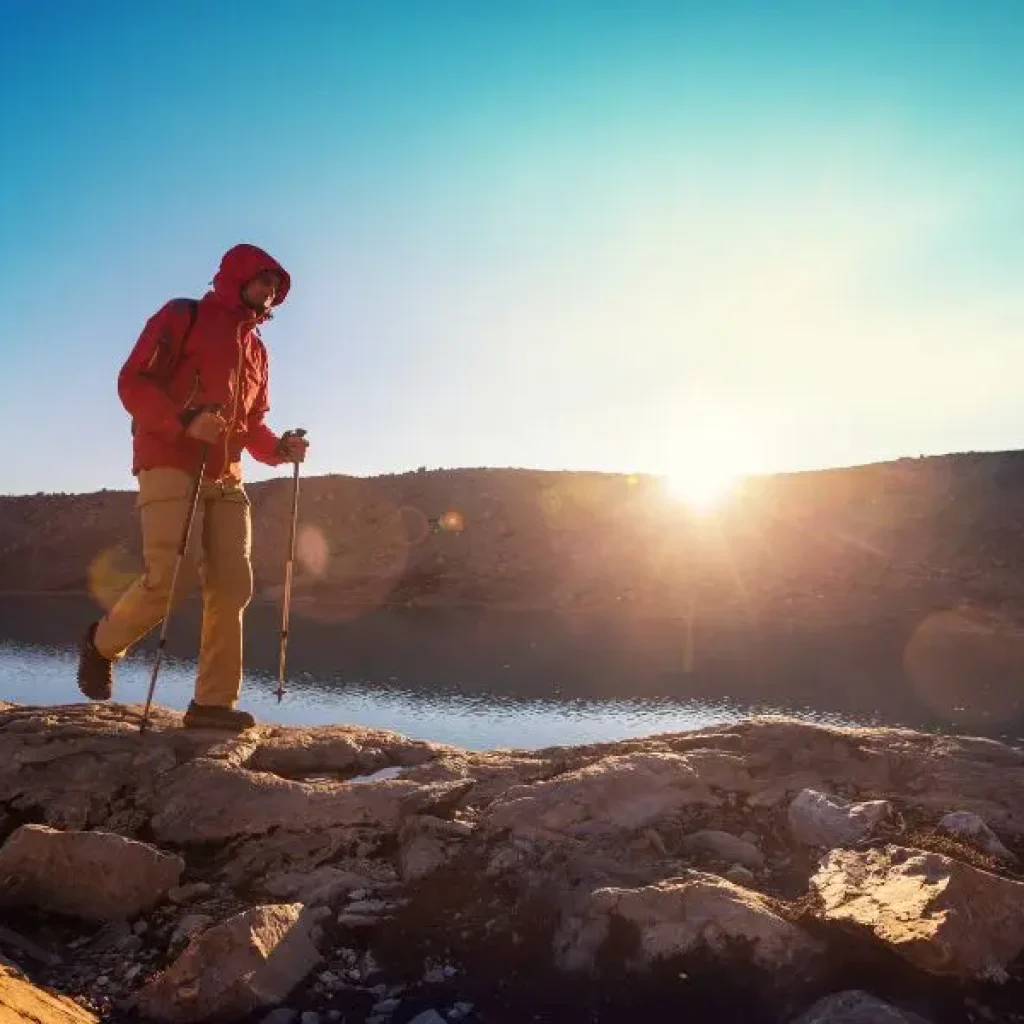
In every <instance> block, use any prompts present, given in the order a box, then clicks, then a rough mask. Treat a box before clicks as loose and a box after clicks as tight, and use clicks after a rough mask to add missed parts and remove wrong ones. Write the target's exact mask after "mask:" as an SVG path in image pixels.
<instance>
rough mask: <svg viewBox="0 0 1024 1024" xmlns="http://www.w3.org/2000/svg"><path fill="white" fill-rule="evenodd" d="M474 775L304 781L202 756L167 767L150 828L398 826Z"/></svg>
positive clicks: (255, 831) (234, 831)
mask: <svg viewBox="0 0 1024 1024" xmlns="http://www.w3.org/2000/svg"><path fill="white" fill-rule="evenodd" d="M471 785H472V783H471V782H459V783H448V784H441V783H438V784H435V785H432V786H425V785H420V784H418V783H415V782H410V781H407V780H403V779H394V780H386V781H384V782H378V783H373V784H371V785H361V786H350V785H346V784H344V783H303V782H293V781H290V780H288V779H282V778H280V777H279V776H277V775H271V774H269V773H267V772H254V771H250V770H248V769H245V768H240V767H238V766H236V765H233V764H228V763H225V762H224V761H218V760H213V759H210V758H197V759H196V760H195V761H192V762H191V763H189V764H187V765H184V766H182V767H181V768H179V769H178V770H177V771H175V772H173V773H171V774H170V777H169V778H168V781H167V782H166V783H165V784H164V785H163V786H161V787H159V788H158V790H157V792H156V794H155V796H154V812H155V813H154V816H153V819H152V827H153V833H154V835H155V836H156V837H157V839H159V840H160V841H163V842H172V843H202V842H213V841H216V840H224V839H232V838H234V837H236V836H244V835H263V834H265V833H267V832H269V831H270V830H271V829H274V828H287V829H290V830H292V831H296V832H303V831H311V830H315V829H322V828H327V827H329V826H332V825H379V826H382V827H385V828H397V826H398V824H399V823H400V821H401V819H402V818H403V816H405V815H406V814H414V813H423V812H425V811H427V810H430V809H431V808H433V807H434V806H436V805H439V804H443V803H444V802H445V801H447V800H450V799H452V798H457V797H458V796H459V795H460V794H462V793H464V792H465V791H466V789H467V788H468V787H469V786H471Z"/></svg>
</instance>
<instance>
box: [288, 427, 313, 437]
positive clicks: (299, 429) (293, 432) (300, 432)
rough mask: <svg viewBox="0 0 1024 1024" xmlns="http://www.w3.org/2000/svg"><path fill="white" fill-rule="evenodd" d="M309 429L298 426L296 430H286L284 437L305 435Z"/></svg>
mask: <svg viewBox="0 0 1024 1024" xmlns="http://www.w3.org/2000/svg"><path fill="white" fill-rule="evenodd" d="M307 433H308V431H307V430H306V428H305V427H296V428H295V429H294V430H286V431H285V432H284V433H283V434H282V435H281V436H282V437H305V436H306V434H307Z"/></svg>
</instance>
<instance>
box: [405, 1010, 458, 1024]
mask: <svg viewBox="0 0 1024 1024" xmlns="http://www.w3.org/2000/svg"><path fill="white" fill-rule="evenodd" d="M409 1024H448V1022H447V1021H446V1020H445V1019H444V1017H442V1016H441V1014H439V1013H438V1012H437V1010H424V1011H423V1012H422V1013H418V1014H416V1016H415V1017H413V1019H412V1020H411V1021H409Z"/></svg>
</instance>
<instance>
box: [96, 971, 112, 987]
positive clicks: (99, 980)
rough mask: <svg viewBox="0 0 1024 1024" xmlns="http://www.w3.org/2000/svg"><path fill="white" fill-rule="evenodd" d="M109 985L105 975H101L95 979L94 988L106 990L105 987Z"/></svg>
mask: <svg viewBox="0 0 1024 1024" xmlns="http://www.w3.org/2000/svg"><path fill="white" fill-rule="evenodd" d="M109 984H110V979H109V978H108V977H107V976H106V975H105V974H101V975H100V976H99V977H98V978H97V979H96V987H97V988H106V987H107V985H109Z"/></svg>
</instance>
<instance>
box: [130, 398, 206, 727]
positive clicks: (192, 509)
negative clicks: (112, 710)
mask: <svg viewBox="0 0 1024 1024" xmlns="http://www.w3.org/2000/svg"><path fill="white" fill-rule="evenodd" d="M219 408H220V407H219V406H210V407H209V409H208V410H204V411H210V412H218V411H219ZM209 455H210V445H209V444H204V445H203V454H202V458H201V459H200V460H199V472H198V473H197V474H196V479H195V482H194V483H193V484H192V495H191V497H190V498H189V504H188V512H187V513H186V514H185V523H184V525H183V527H182V530H181V541H180V542H179V544H178V555H177V557H176V558H175V560H174V572H173V574H172V575H171V589H170V592H169V593H168V595H167V611H166V612H165V613H164V621H163V624H162V626H161V627H160V643H159V644H158V645H157V649H156V658H155V660H154V661H153V674H152V675H151V676H150V677H149V693H148V694H147V695H146V707H145V710H144V711H143V712H142V721H141V722H140V723H139V732H140V733H144V732H145V731H146V726H147V725H148V724H149V709H150V707H151V706H152V704H153V694H154V692H155V691H156V677H157V676H158V675H159V673H160V665H161V663H162V662H163V660H164V648H165V647H166V646H167V626H168V624H169V623H170V621H171V611H172V610H173V608H174V592H175V590H177V588H178V573H179V572H180V571H181V563H182V562H183V561H184V559H185V552H186V551H187V550H188V540H189V536H190V535H191V533H192V522H193V520H194V519H195V516H196V507H197V506H198V505H199V490H200V488H201V487H202V485H203V475H204V474H205V473H206V460H207V458H209Z"/></svg>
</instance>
